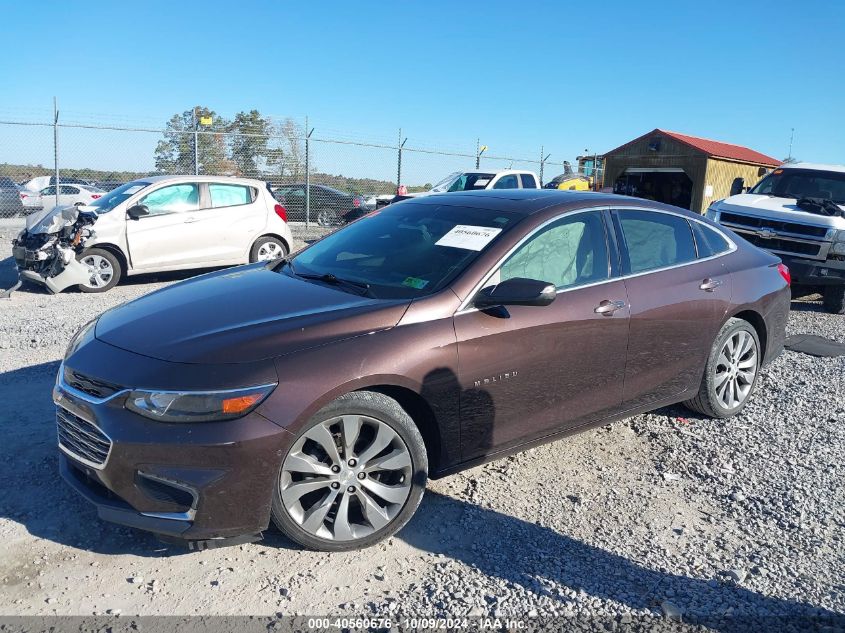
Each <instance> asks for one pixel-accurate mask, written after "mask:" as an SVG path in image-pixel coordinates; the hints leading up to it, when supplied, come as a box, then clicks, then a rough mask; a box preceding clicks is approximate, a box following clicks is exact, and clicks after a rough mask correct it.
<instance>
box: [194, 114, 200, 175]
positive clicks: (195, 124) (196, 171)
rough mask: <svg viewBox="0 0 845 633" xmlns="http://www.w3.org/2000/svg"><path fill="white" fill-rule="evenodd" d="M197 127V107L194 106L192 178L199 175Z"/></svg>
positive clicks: (198, 123)
mask: <svg viewBox="0 0 845 633" xmlns="http://www.w3.org/2000/svg"><path fill="white" fill-rule="evenodd" d="M199 125H200V122H199V119H197V106H194V176H199V175H200V148H199Z"/></svg>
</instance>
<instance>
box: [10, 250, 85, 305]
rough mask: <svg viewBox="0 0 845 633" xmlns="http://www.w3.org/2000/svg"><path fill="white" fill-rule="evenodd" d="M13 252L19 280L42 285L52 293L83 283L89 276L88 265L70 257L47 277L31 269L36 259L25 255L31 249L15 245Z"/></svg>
mask: <svg viewBox="0 0 845 633" xmlns="http://www.w3.org/2000/svg"><path fill="white" fill-rule="evenodd" d="M13 253H14V256H15V265H16V266H17V269H18V276H19V277H20V279H21V281H30V282H32V283H35V284H38V285H40V286H44V287H45V288H47V290H49V291H50V293H52V294H58V293H60V292H61V291H62V290H66V289H67V288H70V287H71V286H78V285H79V284H84V283H86V282H88V281H89V280H90V278H91V272H90V271H89V270H88V267H87V266H85V265H84V264H81V263H80V262H78V261H76V259H71V260H70V261H68V263H66V264H64V265H63V266H64V269H63V270H62V271H61V272H59V273H58V274H57V275H55V276H53V277H47V276H44V275H42V274H41V273H39V272H36V271H35V270H32V269H31V267H32V263H33V262H34V261H36V260H34V259H32V258H31V257H29V256H28V255H27V254H28V253H31V251H26V250H25V249H23V248H20V247H15V248H14V249H13ZM57 265H58V263H57Z"/></svg>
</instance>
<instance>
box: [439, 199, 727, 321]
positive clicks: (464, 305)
mask: <svg viewBox="0 0 845 633" xmlns="http://www.w3.org/2000/svg"><path fill="white" fill-rule="evenodd" d="M589 211H600V212H606V213H605V214H604V216H603V217H604V218H605V227H606V228H605V235H607V234H608V233H609V232H610V231H611V230H612V231H613V232H614V234H613V242H614V244H611V245H609V247H611V248H612V247H614V246H615V253H616V257H617V258H618V259H619V266H620V268H619V269H618V271H617V274H616V275H614V274H613V261H612V260H611V276H610V277H609V278H608V279H604V280H602V281H595V282H593V283H589V284H584V285H583V286H574V287H571V288H563V289H559V290H557V291H556V294H561V293H564V292H572V291H573V290H580V289H581V288H591V287H593V286H598V285H600V284H607V283H611V282H614V281H623V280H625V279H632V278H634V277H641V276H643V275H651V274H654V273H658V272H663V271H665V270H672V269H674V268H683V267H684V266H689V265H691V264H698V263H699V262H706V261H710V260H714V259H718V258H720V257H725V256H727V255H730V254H731V253H735V252H736V250H737V245H736V243H735V242H734V241H733V240H732V239H731V238H730V236H729V235H728V234H727V233H725V232H724V231H723V230H722V229H721V227H718V226H712V225H710V224H708V223H707V222H703V221H701V220H699V219H698V218H691V217H688V216H686V215H682V214H680V213H676V212H675V211H668V210H666V209H655V208H653V207H640V206H624V207H612V206H607V205H602V206H600V207H589V208H585V209H575V210H573V211H565V212H563V213H560V214H558V215H556V216H555V217H553V218H551V219H549V220H547V221H545V222H543V223H542V224H540V226H538V227H536V228H535V229H534V230H533V231H531V232H530V233H529V234H528V235H526V236H524V237H523V238H522V239H521V240H519V242H517V243H516V244H514V246H513V247H511V248H510V249H509V250H508V252H507V253H505V254H504V255H503V256H502V257H501V258H500V259H499V260H498V261H497V262H496V264H495V265H494V266H492V267H491V268H490V270H489V271H488V272H487V273H486V274H485V275H484V276H483V277H482V278H481V281H479V282H478V283H477V284H476V285H475V286H474V287H473V289H472V291H471V292H470V293H469V294H467V296H466V298H465V299H464V300H463V301H461V304H460V305H459V306H458V309H457V310H456V311H455V314H454V315H452V316H453V317H455V316H459V315H461V314H469V313H471V312H478V311H479V310H478V308H474V307H472V300H473V299H474V298H475V296H476V295H477V294H478V292H479V291H480V290H481V289H482V288H484V287H485V286H484V284H485V283H487V281H488V280H489V279H490V278H491V277H492V276H493V275H494V274H495V273H496V271H497V270H498V269H499V268H500V267H501V265H502V263H503V262H504V261H505V260H506V259H507V258H508V257H510V256H511V254H513V253H514V252H515V251H516V249H518V248H519V247H520V246H522V245H523V244H524V243H525V242H526V241H528V240H529V239H531V238H532V237H533V236H534V234H535V233H537V231H541V230H542V229H544V228H545V227H546V226H548V225H549V224H551V223H552V222H556V221H557V220H559V219H561V218H563V217H564V216H568V215H575V214H578V213H586V212H589ZM616 211H654V212H655V213H665V214H666V215H674V216H677V217H679V218H682V219H684V220H687V221H688V222H698V223H699V224H703V225H704V226H706V227H707V228H710V229H712V230H714V231H716V232H717V233H719V234H720V235H721V236H722V237H723V238H725V241H727V243H728V245H729V246H730V248H729V249H728V250H726V251H724V252H722V253H718V254H716V255H711V256H710V257H702V258H701V259H698V258H696V259H694V260H692V261H691V262H684V263H683V264H672V265H671V266H665V267H663V268H654V269H652V270H646V271H643V272H639V273H631V274H628V275H625V274H621V264H622V262H621V258H622V252H621V249H622V248H623V245H622V244H620V243H619V239H620V236H619V234H618V231H619V227H618V226H617V224H618V221H619V220H618V217H617V215H616V213H615V212H616ZM608 214H609V215H610V217H611V218H612V219H613V225H612V226H611V227H608V226H607V221H606V218H607V215H608ZM690 232H691V233H692V229H691V228H690ZM694 235H695V234H694V233H693V236H694ZM696 252H697V251H696ZM613 256H614V255H613V252H611V254H610V257H611V258H613Z"/></svg>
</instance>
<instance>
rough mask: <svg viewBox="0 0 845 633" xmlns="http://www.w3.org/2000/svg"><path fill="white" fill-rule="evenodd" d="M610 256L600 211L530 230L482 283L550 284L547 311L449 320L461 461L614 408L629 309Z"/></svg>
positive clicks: (464, 314)
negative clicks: (454, 345) (553, 291)
mask: <svg viewBox="0 0 845 633" xmlns="http://www.w3.org/2000/svg"><path fill="white" fill-rule="evenodd" d="M612 252H613V249H612V248H611V247H610V246H609V244H608V234H607V232H606V226H605V222H604V217H603V213H602V212H601V211H586V212H576V213H568V214H565V215H564V216H562V217H561V218H560V219H558V220H555V221H554V222H551V223H549V224H547V225H545V226H544V227H541V228H539V229H537V231H535V233H534V234H533V235H531V236H530V237H529V238H527V240H526V241H524V242H523V243H522V244H521V245H520V246H519V247H517V249H515V251H514V252H513V253H512V254H511V255H509V256H508V257H507V258H506V259H505V261H504V262H503V263H502V264H501V266H500V267H499V268H498V270H497V271H496V272H494V273H493V275H492V276H491V277H490V279H489V280H488V281H487V282H485V283H484V284H483V285H485V286H489V285H495V284H497V283H500V282H501V281H503V280H506V279H509V278H513V277H525V278H531V279H538V280H540V281H546V282H549V283H554V284H555V285H556V286H557V287H558V295H557V298H556V299H555V301H554V302H553V303H552V304H551V305H549V306H543V307H538V306H509V307H507V309H499V310H486V311H483V312H482V311H478V310H475V309H473V308H471V307H470V308H468V309H465V310H463V311H460V312H458V313H457V314H456V315H455V331H456V334H457V340H458V358H459V370H458V374H459V375H458V380H459V383H460V386H461V398H460V408H461V451H462V455H463V458H464V459H472V458H474V457H479V456H482V455H486V454H489V453H493V452H496V451H499V450H504V449H507V448H509V447H513V446H516V445H519V444H522V443H524V442H527V441H530V440H532V439H536V438H539V437H543V436H546V435H550V434H553V433H555V432H558V431H560V430H562V429H566V428H573V427H577V426H580V425H583V424H587V423H590V422H592V421H596V420H600V419H602V418H605V417H607V416H609V415H612V414H613V413H615V412H618V411H619V410H620V408H621V406H622V395H623V380H624V375H625V354H626V347H627V344H628V306H627V297H626V295H625V284H624V282H623V281H622V280H621V279H619V278H616V277H615V276H614V271H613V268H612V267H611V253H612ZM611 302H613V303H614V304H615V305H614V306H613V308H612V309H607V307H606V306H607V305H608V304H609V303H611ZM597 308H599V309H600V311H599V312H596V309H597Z"/></svg>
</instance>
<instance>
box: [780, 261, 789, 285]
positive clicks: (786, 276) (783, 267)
mask: <svg viewBox="0 0 845 633" xmlns="http://www.w3.org/2000/svg"><path fill="white" fill-rule="evenodd" d="M778 272H779V273H780V276H781V277H783V280H784V281H785V282H786V285H787V286H791V285H792V275H790V274H789V267H787V265H786V264H778Z"/></svg>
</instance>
